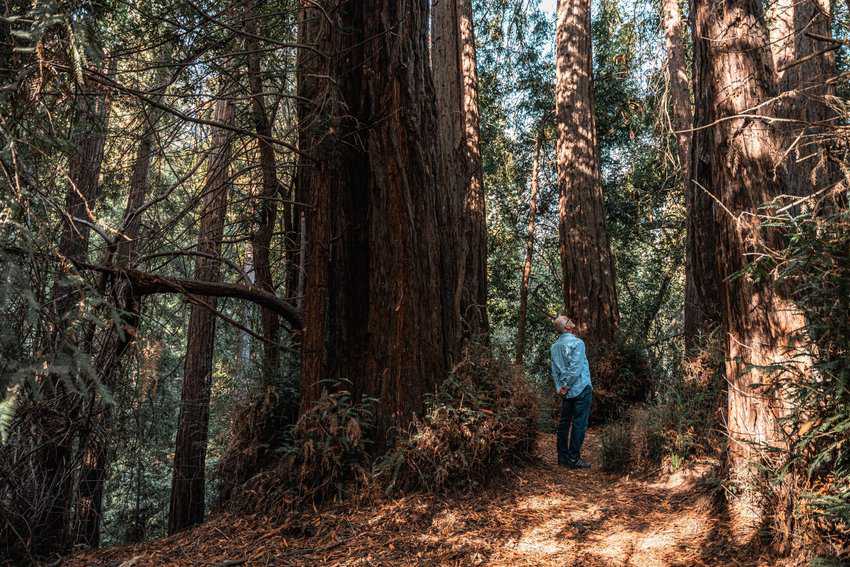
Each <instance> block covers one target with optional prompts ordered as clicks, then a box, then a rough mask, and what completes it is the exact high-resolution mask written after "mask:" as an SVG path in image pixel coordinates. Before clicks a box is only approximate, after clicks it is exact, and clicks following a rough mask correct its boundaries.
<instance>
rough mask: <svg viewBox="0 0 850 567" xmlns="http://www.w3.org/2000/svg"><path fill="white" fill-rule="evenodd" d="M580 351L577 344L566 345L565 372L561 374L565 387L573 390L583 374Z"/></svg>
mask: <svg viewBox="0 0 850 567" xmlns="http://www.w3.org/2000/svg"><path fill="white" fill-rule="evenodd" d="M579 358H580V349H579V348H578V345H577V344H576V343H575V342H570V343H569V344H566V345H564V370H563V372H562V374H561V376H562V381H563V385H564V386H566V387H567V390H569V389H571V388H572V387H573V386H574V385H575V383H576V382H578V379H579V377H580V374H581V363H580V360H579Z"/></svg>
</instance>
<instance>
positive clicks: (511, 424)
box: [376, 354, 537, 493]
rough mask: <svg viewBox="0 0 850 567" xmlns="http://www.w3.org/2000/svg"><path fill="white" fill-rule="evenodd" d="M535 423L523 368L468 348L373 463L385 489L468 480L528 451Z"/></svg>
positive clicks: (429, 487)
mask: <svg viewBox="0 0 850 567" xmlns="http://www.w3.org/2000/svg"><path fill="white" fill-rule="evenodd" d="M536 431H537V401H536V396H535V394H534V392H533V391H532V389H531V387H530V385H529V384H528V382H527V380H526V379H525V377H524V375H523V374H522V372H521V370H520V369H519V368H518V367H516V366H514V365H512V364H511V363H509V362H507V361H505V360H502V359H497V358H490V357H486V356H482V355H480V354H472V355H469V356H467V358H466V359H465V360H464V361H463V362H461V364H459V365H458V366H456V367H455V369H454V371H453V372H452V373H451V374H450V375H449V377H448V378H447V379H446V380H445V381H444V382H443V384H442V385H441V386H440V388H439V390H438V391H437V392H436V393H435V394H434V395H432V396H430V397H429V398H428V399H427V400H426V408H425V412H424V415H423V416H422V417H421V418H417V419H415V420H414V421H413V422H412V423H411V425H410V427H409V428H408V430H407V431H405V432H404V433H403V434H402V435H399V437H398V439H397V440H396V443H395V446H394V447H393V448H392V449H391V450H390V451H389V452H388V453H387V454H386V455H384V457H383V458H382V459H381V460H380V461H379V462H378V463H377V465H376V478H377V479H379V480H380V482H381V483H382V486H384V487H386V492H388V493H390V492H393V491H397V490H411V489H413V490H426V491H432V490H440V489H444V488H448V487H463V486H470V485H473V484H476V483H478V482H480V481H482V480H483V479H485V478H486V477H490V476H492V475H493V473H494V472H496V473H498V472H500V470H501V465H502V463H503V462H510V461H516V460H519V459H523V458H526V457H528V456H529V455H530V454H531V452H532V450H533V445H534V439H535V435H536Z"/></svg>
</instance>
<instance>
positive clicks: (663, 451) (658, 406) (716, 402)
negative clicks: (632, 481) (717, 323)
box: [602, 335, 725, 473]
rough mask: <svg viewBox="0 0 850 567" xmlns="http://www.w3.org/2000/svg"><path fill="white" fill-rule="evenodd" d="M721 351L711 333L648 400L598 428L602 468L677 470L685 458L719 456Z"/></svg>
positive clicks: (623, 470) (721, 399)
mask: <svg viewBox="0 0 850 567" xmlns="http://www.w3.org/2000/svg"><path fill="white" fill-rule="evenodd" d="M722 360H723V353H722V348H721V345H720V344H719V339H718V338H717V336H716V335H711V336H709V337H707V338H706V339H705V340H704V342H703V346H702V347H700V348H696V349H694V350H692V351H691V353H690V354H689V355H688V356H687V357H686V358H685V360H684V361H683V364H682V370H683V371H682V373H681V374H674V375H670V376H668V377H667V378H666V379H664V380H663V381H662V382H661V383H660V384H658V386H657V389H658V392H657V394H656V396H655V397H654V399H653V400H652V401H651V402H650V403H647V404H638V405H635V406H633V407H631V408H629V410H628V412H627V413H626V415H625V416H624V417H623V418H622V419H621V420H618V421H616V422H613V423H612V424H610V425H609V426H607V427H605V428H604V429H603V431H602V461H603V462H602V467H603V469H604V470H607V471H609V472H621V473H622V472H627V471H631V470H648V469H650V468H654V467H657V466H659V465H662V464H663V465H665V466H666V468H667V469H670V470H676V469H678V468H680V467H681V466H682V465H683V464H684V463H685V462H687V461H688V460H689V459H692V458H694V457H699V456H706V455H718V454H720V453H721V451H722V450H723V448H724V447H725V444H724V438H723V435H722V433H721V431H720V427H719V426H720V424H721V423H722V411H723V406H724V402H725V396H724V392H725V389H724V388H725V381H724V378H723V374H722V371H723V362H722Z"/></svg>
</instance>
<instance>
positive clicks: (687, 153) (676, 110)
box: [661, 0, 694, 179]
mask: <svg viewBox="0 0 850 567" xmlns="http://www.w3.org/2000/svg"><path fill="white" fill-rule="evenodd" d="M661 27H662V28H664V47H665V49H666V51H667V88H668V93H669V102H670V108H669V111H670V123H671V126H672V128H673V130H674V131H675V132H676V134H675V137H676V150H677V152H678V158H679V167H680V168H681V169H680V171H681V172H682V178H683V179H686V178H687V175H688V173H689V172H690V169H691V168H690V162H691V133H690V132H689V131H688V130H690V128H691V125H692V123H693V114H694V113H693V106H692V105H691V89H690V79H689V77H688V69H687V66H686V64H685V36H684V33H685V25H684V20H683V19H682V10H681V9H680V8H679V0H662V2H661Z"/></svg>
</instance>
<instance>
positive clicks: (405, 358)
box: [301, 0, 450, 451]
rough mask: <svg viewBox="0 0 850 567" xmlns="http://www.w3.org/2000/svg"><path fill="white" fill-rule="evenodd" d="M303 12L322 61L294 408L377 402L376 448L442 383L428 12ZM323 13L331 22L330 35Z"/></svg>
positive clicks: (385, 0)
mask: <svg viewBox="0 0 850 567" xmlns="http://www.w3.org/2000/svg"><path fill="white" fill-rule="evenodd" d="M317 4H318V5H319V6H318V7H314V6H313V4H310V5H307V6H306V7H305V11H306V12H307V13H306V14H305V18H304V19H310V18H311V16H312V17H314V18H315V19H312V22H313V24H312V26H311V32H312V33H313V36H312V37H311V38H309V43H311V44H314V45H315V46H316V47H318V49H319V50H320V51H321V52H323V53H328V54H339V55H337V56H335V57H330V58H328V59H325V60H319V61H316V62H317V63H319V64H321V65H324V66H325V67H326V68H325V69H323V72H321V73H317V75H316V79H317V83H318V84H316V85H315V86H316V88H315V89H314V90H313V92H314V97H313V98H312V100H313V101H314V103H315V104H316V107H317V108H322V109H324V110H325V112H326V113H327V116H328V118H327V119H326V120H322V121H319V120H313V121H310V122H309V123H307V124H304V130H305V131H304V132H303V142H304V144H305V145H304V146H302V147H305V148H307V149H309V151H310V152H311V154H312V155H313V156H315V158H316V163H315V166H314V168H313V171H312V173H311V175H310V176H309V179H310V186H309V195H310V199H311V205H312V208H311V210H312V215H311V218H310V221H309V223H308V226H309V229H308V232H309V240H308V242H309V247H308V256H309V270H308V281H307V286H306V297H305V305H304V323H305V329H304V343H303V363H302V374H301V379H302V389H301V393H302V410H307V409H309V408H310V407H311V406H312V404H313V402H314V401H315V400H316V399H317V398H318V397H319V395H320V393H321V389H322V385H321V383H320V381H321V380H323V379H341V378H347V379H349V380H351V381H352V385H351V387H352V388H353V390H354V392H353V393H354V396H355V399H361V398H363V397H364V396H373V397H376V398H378V400H379V401H378V406H377V408H376V409H377V412H376V413H377V416H376V417H377V428H376V429H377V430H376V450H378V451H380V450H381V449H382V448H383V447H384V446H385V445H386V442H387V441H388V434H389V432H390V430H391V428H392V426H404V425H405V424H406V423H407V422H408V420H409V419H410V416H411V415H412V414H413V413H414V412H416V411H418V410H421V408H422V404H423V398H424V394H425V393H426V392H428V391H432V390H433V389H434V386H435V385H436V384H437V383H438V382H439V381H440V380H441V379H442V378H443V377H444V376H445V375H446V371H447V360H446V355H445V349H444V346H445V343H444V341H445V338H444V336H445V335H444V329H443V322H444V321H443V309H445V308H450V307H448V306H445V305H444V304H443V302H442V298H441V296H440V291H439V289H438V288H439V285H437V282H440V281H441V280H440V278H441V274H440V260H439V258H438V254H439V250H440V238H441V234H440V233H439V230H438V226H439V225H438V222H439V219H438V214H439V212H440V211H439V207H438V204H437V197H438V196H437V192H438V190H439V187H440V183H439V169H438V167H437V155H438V151H439V147H438V140H437V139H436V137H435V136H434V132H435V131H436V110H435V106H434V97H433V90H432V85H431V80H430V74H429V68H428V57H427V44H426V41H427V37H426V34H427V28H428V25H427V24H428V21H427V9H426V3H424V2H421V1H418V0H363V1H358V2H339V1H338V0H324V1H322V2H318V3H317ZM320 8H324V9H325V10H326V12H327V13H335V14H337V20H335V22H334V23H333V24H330V23H329V22H328V21H327V20H326V19H325V18H323V17H322V12H321V10H320Z"/></svg>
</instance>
